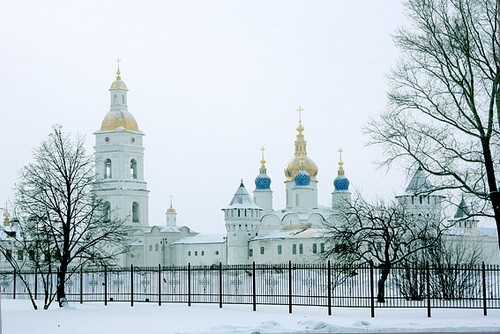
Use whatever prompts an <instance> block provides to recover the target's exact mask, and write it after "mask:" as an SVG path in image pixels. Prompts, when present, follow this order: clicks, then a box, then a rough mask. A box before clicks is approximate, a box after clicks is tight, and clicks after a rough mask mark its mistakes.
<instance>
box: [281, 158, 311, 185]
mask: <svg viewBox="0 0 500 334" xmlns="http://www.w3.org/2000/svg"><path fill="white" fill-rule="evenodd" d="M301 161H304V169H305V170H306V171H307V172H308V173H309V175H310V176H311V181H316V175H318V166H316V164H315V163H314V161H312V160H311V159H309V158H308V157H304V156H295V157H294V158H293V159H291V160H290V161H289V162H288V163H287V164H286V165H285V176H286V181H293V178H294V177H295V174H297V173H298V172H299V170H300V163H301Z"/></svg>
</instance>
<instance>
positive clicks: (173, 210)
mask: <svg viewBox="0 0 500 334" xmlns="http://www.w3.org/2000/svg"><path fill="white" fill-rule="evenodd" d="M176 212H177V211H175V209H174V208H173V206H172V196H170V207H169V208H168V209H167V213H176Z"/></svg>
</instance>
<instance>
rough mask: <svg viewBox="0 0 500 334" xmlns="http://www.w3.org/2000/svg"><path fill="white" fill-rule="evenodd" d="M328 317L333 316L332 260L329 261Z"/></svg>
mask: <svg viewBox="0 0 500 334" xmlns="http://www.w3.org/2000/svg"><path fill="white" fill-rule="evenodd" d="M327 268H328V315H332V272H331V269H332V268H331V264H330V260H328V267H327Z"/></svg>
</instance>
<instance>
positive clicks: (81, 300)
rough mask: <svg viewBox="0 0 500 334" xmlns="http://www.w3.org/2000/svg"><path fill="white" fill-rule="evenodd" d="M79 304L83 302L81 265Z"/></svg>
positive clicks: (81, 271)
mask: <svg viewBox="0 0 500 334" xmlns="http://www.w3.org/2000/svg"><path fill="white" fill-rule="evenodd" d="M80 304H83V267H80Z"/></svg>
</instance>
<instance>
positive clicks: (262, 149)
mask: <svg viewBox="0 0 500 334" xmlns="http://www.w3.org/2000/svg"><path fill="white" fill-rule="evenodd" d="M265 150H266V149H265V147H264V146H262V147H261V148H260V151H261V152H262V160H264V151H265Z"/></svg>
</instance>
